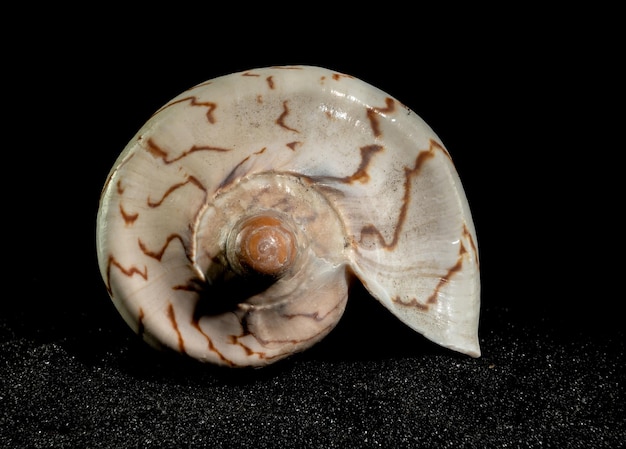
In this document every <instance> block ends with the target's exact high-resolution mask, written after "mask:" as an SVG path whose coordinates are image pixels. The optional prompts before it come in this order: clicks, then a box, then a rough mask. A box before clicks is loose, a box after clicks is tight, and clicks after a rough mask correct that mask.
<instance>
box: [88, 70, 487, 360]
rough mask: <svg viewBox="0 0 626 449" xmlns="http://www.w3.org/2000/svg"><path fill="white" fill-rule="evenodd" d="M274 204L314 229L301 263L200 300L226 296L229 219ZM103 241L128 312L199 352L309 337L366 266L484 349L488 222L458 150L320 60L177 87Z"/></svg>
mask: <svg viewBox="0 0 626 449" xmlns="http://www.w3.org/2000/svg"><path fill="white" fill-rule="evenodd" d="M267 211H270V212H272V213H277V214H280V215H281V216H284V217H285V218H286V219H288V220H289V221H290V222H291V223H292V225H293V227H294V229H295V232H296V234H298V236H301V240H299V241H300V242H301V244H300V250H301V253H302V254H300V257H299V259H298V260H299V262H298V265H297V266H296V267H295V268H294V269H293V270H291V272H290V273H289V274H288V275H287V276H286V277H285V278H281V279H280V280H279V281H277V282H276V283H275V284H274V285H272V286H270V287H269V288H268V289H267V290H261V291H255V292H253V294H252V295H250V297H249V299H246V300H245V301H237V304H236V305H234V306H233V307H232V308H228V309H224V310H221V309H220V311H219V312H210V313H203V310H205V309H206V307H205V306H206V304H205V303H209V305H210V304H219V303H220V301H223V300H224V299H223V298H220V297H219V296H220V295H224V296H229V293H228V290H227V289H225V288H220V289H217V287H215V285H216V283H217V282H218V280H219V278H220V276H223V274H224V273H223V271H224V270H223V269H222V267H223V266H224V260H223V257H222V256H221V255H222V254H223V252H224V245H225V242H226V239H227V237H228V233H229V232H230V230H231V229H232V227H233V226H235V224H236V222H237V221H238V220H240V219H241V217H242V216H244V217H245V216H246V215H254V214H256V213H264V212H267ZM97 248H98V261H99V265H100V270H101V274H102V277H103V279H104V282H105V284H106V286H107V289H108V291H109V294H110V295H111V298H112V299H113V301H114V303H115V304H116V306H117V308H118V310H119V311H120V313H121V314H122V316H123V317H124V318H125V320H126V321H127V322H128V324H129V325H130V326H131V327H132V328H133V329H134V330H135V331H136V332H138V333H139V334H141V335H142V336H143V338H144V339H146V341H148V342H150V343H152V344H154V345H157V346H165V347H169V348H172V349H175V350H178V351H181V352H184V353H186V354H189V355H190V356H192V357H195V358H197V359H199V360H203V361H209V362H213V363H217V364H223V365H228V366H262V365H265V364H267V363H271V362H273V361H276V360H280V359H281V358H283V357H286V356H288V355H289V354H292V353H294V352H297V351H300V350H303V349H306V348H307V347H309V346H311V345H312V344H314V343H315V342H317V341H319V339H320V338H322V337H323V336H325V335H327V334H328V332H330V331H331V330H332V328H333V327H334V325H335V324H336V322H337V321H338V320H339V318H340V317H341V314H342V313H343V310H344V307H345V301H346V299H347V292H348V287H349V278H350V276H351V275H352V274H355V275H356V276H357V277H358V279H359V280H360V281H361V282H363V284H364V286H365V287H366V288H367V290H368V291H369V292H370V293H371V294H372V296H374V297H375V298H377V299H378V300H379V301H380V302H381V303H382V304H383V305H384V306H386V307H387V308H388V309H389V310H390V311H391V312H392V313H394V314H395V315H396V316H397V317H398V318H399V319H400V320H401V321H402V322H404V323H405V324H407V325H408V326H410V327H411V328H413V329H415V330H416V331H417V332H419V333H421V334H423V335H424V336H425V337H427V338H428V339H431V340H432V341H434V342H436V343H438V344H440V345H442V346H445V347H448V348H451V349H453V350H456V351H459V352H462V353H465V354H468V355H471V356H479V355H480V349H479V344H478V320H479V309H480V281H479V262H478V248H477V243H476V234H475V229H474V226H473V222H472V218H471V213H470V210H469V207H468V203H467V199H466V197H465V193H464V191H463V188H462V185H461V182H460V180H459V177H458V175H457V172H456V170H455V168H454V165H453V163H452V160H451V158H450V155H449V154H448V152H447V151H446V149H445V147H444V145H443V143H442V142H441V141H440V140H439V138H438V137H437V136H436V135H435V133H434V132H433V130H432V129H431V128H430V127H429V126H428V125H427V124H426V123H425V122H424V121H423V120H422V119H421V118H420V117H418V116H417V115H416V114H415V113H413V112H412V111H411V110H409V109H408V108H407V107H405V106H404V105H402V103H400V102H399V101H398V100H396V99H395V98H393V97H391V96H390V95H388V94H386V93H385V92H383V91H381V90H380V89H377V88H375V87H373V86H371V85H369V84H367V83H365V82H363V81H361V80H359V79H356V78H354V77H352V76H349V75H345V74H340V73H336V72H333V71H331V70H327V69H324V68H320V67H312V66H293V67H271V68H257V69H252V70H249V71H245V72H241V73H235V74H230V75H225V76H222V77H218V78H215V79H212V80H209V81H207V82H205V83H202V84H199V85H197V86H195V87H192V88H191V89H189V90H187V91H186V92H183V93H182V94H180V95H179V96H177V97H175V98H174V99H172V100H171V101H170V102H168V103H167V104H166V105H165V106H163V107H162V108H161V109H160V110H159V111H157V112H156V113H155V114H154V115H153V116H152V117H151V118H150V119H149V120H148V121H147V122H146V124H145V125H144V126H143V127H142V128H141V129H140V130H139V131H138V132H137V134H136V135H135V136H134V137H133V138H132V139H131V141H130V142H129V143H128V145H127V147H126V148H125V149H124V151H123V152H122V153H121V154H120V156H119V158H118V160H117V161H116V163H115V165H114V167H113V168H112V170H111V173H110V175H109V178H108V179H107V181H106V184H105V186H104V189H103V193H102V198H101V203H100V208H99V211H98V217H97ZM206 287H208V288H206ZM207 292H209V293H208V294H207ZM227 301H228V298H227ZM210 308H211V307H209V309H210ZM218 309H219V307H218Z"/></svg>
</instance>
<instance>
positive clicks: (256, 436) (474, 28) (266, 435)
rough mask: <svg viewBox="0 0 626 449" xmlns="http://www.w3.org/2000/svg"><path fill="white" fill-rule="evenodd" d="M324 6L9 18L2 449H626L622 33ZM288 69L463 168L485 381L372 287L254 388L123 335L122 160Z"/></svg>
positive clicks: (578, 16)
mask: <svg viewBox="0 0 626 449" xmlns="http://www.w3.org/2000/svg"><path fill="white" fill-rule="evenodd" d="M294 8H295V7H294ZM329 8H330V7H329V6H326V7H325V8H322V5H317V6H316V7H315V8H313V10H312V11H309V10H308V9H306V10H305V9H301V10H298V11H299V12H297V11H296V10H295V9H294V10H289V11H284V12H283V14H284V15H282V16H276V13H277V12H278V11H279V10H280V9H279V8H278V7H277V5H264V6H263V7H261V8H260V9H259V10H258V11H256V10H254V8H250V7H244V6H243V5H241V10H240V11H236V10H233V11H229V12H226V11H225V10H223V11H221V12H219V13H218V12H217V11H209V12H204V11H202V12H201V11H198V10H196V9H184V8H183V7H180V8H177V7H172V6H169V9H164V10H158V8H155V7H154V6H151V7H150V9H151V10H150V14H148V13H146V12H145V11H138V12H136V13H134V14H130V13H129V12H128V11H114V10H107V9H103V8H101V9H99V8H97V7H94V9H93V10H91V11H81V10H74V9H73V10H71V11H70V10H68V11H63V10H60V9H58V8H51V9H50V10H48V11H44V10H41V9H38V10H36V11H31V12H28V13H26V12H25V13H24V14H23V15H20V16H19V17H15V18H14V19H17V20H18V21H19V23H20V24H21V26H19V27H18V28H17V29H19V31H18V32H16V33H15V34H13V35H12V36H11V40H8V41H6V51H5V57H4V62H5V64H4V67H5V68H4V72H5V80H6V81H5V92H4V96H5V102H4V104H5V107H6V109H5V123H8V126H7V127H6V128H5V129H4V134H5V137H6V142H5V148H4V151H3V154H4V155H5V159H4V167H5V176H4V180H3V184H4V185H5V197H4V198H3V199H4V211H5V212H4V214H3V216H4V218H5V227H4V232H3V234H4V236H5V239H4V241H5V246H6V248H5V256H6V262H5V266H8V267H9V272H8V275H6V277H5V279H4V281H5V282H4V283H5V286H6V288H5V293H4V294H3V299H2V306H1V309H0V312H1V314H0V446H2V447H11V448H13V447H15V448H18V447H19V448H21V447H160V448H169V447H181V448H183V447H184V448H186V447H299V448H300V447H302V448H304V447H320V448H328V447H340V448H349V447H359V448H365V447H504V446H505V445H506V446H509V447H606V448H615V447H620V445H622V444H623V441H624V439H625V438H626V425H625V424H624V421H625V420H626V410H625V408H626V406H625V404H624V399H625V398H624V381H625V377H626V376H625V372H624V331H623V330H622V328H623V324H622V323H623V318H622V317H623V314H622V312H621V309H620V307H621V306H620V304H622V303H623V301H624V294H623V290H620V289H619V283H620V278H621V277H622V276H623V275H622V274H621V271H622V268H623V265H624V263H623V256H622V254H623V247H624V245H623V243H622V237H621V236H622V231H621V229H620V228H619V225H620V220H621V218H620V215H619V210H620V209H621V208H622V204H623V200H621V198H620V196H621V192H622V190H623V188H622V187H621V186H620V180H621V176H620V171H621V170H620V165H619V164H620V163H621V162H620V158H619V155H620V153H622V152H623V149H624V148H623V141H620V140H619V139H615V140H613V137H612V136H613V134H615V135H616V136H619V132H620V130H621V128H623V125H622V119H623V112H622V110H621V108H622V107H623V106H622V102H621V99H622V97H623V95H622V94H621V89H622V88H621V85H620V82H621V77H620V75H619V73H618V72H617V71H618V67H619V59H620V57H621V56H623V55H621V54H620V52H619V50H620V48H619V45H617V46H616V45H615V44H616V42H617V41H616V40H617V38H618V33H617V31H616V29H615V28H614V25H612V21H611V16H612V14H611V12H609V11H606V12H605V11H594V12H593V13H592V12H590V11H580V12H577V11H568V13H567V14H559V15H557V14H554V15H549V14H548V12H546V11H543V10H536V11H535V10H532V11H531V10H527V11H479V10H476V9H473V10H468V11H455V12H456V14H455V16H454V19H452V17H451V16H450V13H451V11H440V12H437V13H434V12H432V13H430V12H429V13H428V14H426V13H425V12H423V11H422V10H412V9H411V10H408V9H407V10H403V9H402V8H396V9H393V8H392V7H388V8H386V9H380V5H378V7H377V9H376V10H370V9H360V10H357V12H358V13H359V14H361V13H362V14H363V15H359V14H357V12H355V11H354V10H350V11H348V10H347V11H344V12H340V11H331V10H330V9H329ZM235 9H238V8H235ZM359 11H360V12H359ZM416 11H417V12H416ZM267 17H274V19H272V20H269V21H268V20H267ZM616 47H617V48H616ZM621 50H623V49H621ZM291 64H307V65H319V66H323V67H327V68H330V69H333V70H335V71H338V72H343V73H347V74H350V75H353V76H355V77H357V78H361V79H362V80H364V81H367V82H369V83H370V84H372V85H374V86H376V87H379V88H380V89H382V90H384V91H386V92H387V93H389V94H390V95H392V96H394V97H395V98H397V99H398V100H400V101H402V102H403V103H404V104H406V105H407V106H409V107H410V108H411V109H413V110H414V111H415V112H416V113H417V114H418V115H420V116H421V117H422V118H423V119H424V120H425V121H426V122H427V123H428V124H429V125H430V126H431V127H432V128H433V129H434V131H435V132H436V133H437V134H438V135H439V137H440V138H441V140H442V141H443V142H444V144H445V145H446V147H447V148H448V150H449V151H450V153H451V155H452V158H453V160H454V162H455V164H456V167H457V170H458V172H459V175H460V177H461V180H462V181H463V185H464V187H465V191H466V194H467V197H468V200H469V203H470V207H471V209H472V213H473V217H474V222H475V226H476V230H477V234H478V244H479V250H480V256H481V276H482V310H481V327H480V331H479V333H480V338H481V346H482V350H483V356H482V357H481V358H479V359H469V358H467V357H465V356H461V355H458V354H455V353H452V352H450V351H447V350H444V349H442V348H439V347H436V346H435V345H433V344H431V343H430V342H427V341H425V340H424V339H422V338H421V337H420V336H419V335H415V334H414V333H412V332H411V331H409V330H408V329H406V328H405V327H404V326H403V325H402V324H401V323H399V322H398V321H397V320H396V319H395V318H394V317H392V316H391V315H390V314H389V313H388V312H387V311H386V310H385V309H383V308H382V307H381V306H380V305H379V304H377V303H376V302H375V301H374V300H373V299H372V298H371V297H369V296H367V295H366V294H365V293H364V292H363V291H362V290H361V289H359V288H358V287H357V288H356V289H355V291H354V294H353V296H352V297H351V299H350V301H349V306H348V309H347V311H346V314H345V315H344V317H343V318H342V321H341V323H340V324H339V326H338V327H337V328H336V329H335V330H334V331H333V332H332V333H331V335H329V336H328V337H326V339H325V340H324V341H322V342H321V343H319V344H318V345H316V346H315V347H314V348H312V349H310V350H308V351H306V352H304V353H302V354H298V355H297V356H295V357H293V358H291V359H289V360H287V361H285V362H281V363H279V364H277V365H275V366H272V367H269V368H267V369H263V370H257V371H246V370H244V371H232V370H223V369H216V368H213V367H210V366H198V365H196V364H194V363H190V362H186V361H181V360H179V359H176V358H175V357H174V358H171V357H168V356H165V355H163V354H157V353H155V352H153V350H151V349H150V348H147V347H146V346H145V345H144V344H143V343H141V342H139V341H137V340H136V339H135V338H134V336H133V335H130V331H129V330H128V329H127V328H126V325H125V324H124V323H123V322H122V321H121V318H120V317H119V315H118V314H117V312H116V311H115V310H114V308H113V306H112V305H111V303H110V300H109V298H108V296H107V293H106V290H105V288H104V284H103V282H102V280H101V278H100V274H99V271H98V268H97V263H96V256H95V216H96V212H97V207H98V199H99V195H100V190H101V188H102V186H103V184H104V181H105V179H106V176H107V174H108V171H109V170H110V168H111V166H112V165H113V163H114V161H115V159H116V157H117V155H118V154H119V152H120V151H121V150H122V149H123V147H124V146H125V145H126V143H127V142H128V140H129V139H130V138H131V137H132V136H133V134H134V133H135V131H136V130H137V129H138V128H139V127H140V126H141V125H142V124H143V123H144V122H145V121H146V120H147V119H148V118H149V116H150V114H152V112H154V111H155V110H157V109H158V108H159V107H160V106H162V105H163V104H164V103H165V102H167V101H168V100H169V99H171V98H172V97H174V96H175V95H177V94H178V93H180V92H182V91H183V90H185V89H187V88H189V87H191V86H193V85H195V84H197V83H199V82H202V81H205V80H208V79H210V78H213V77H215V76H219V75H224V74H227V73H231V72H236V71H241V70H247V69H251V68H255V67H263V66H269V65H291ZM7 120H8V121H7Z"/></svg>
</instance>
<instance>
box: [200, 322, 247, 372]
mask: <svg viewBox="0 0 626 449" xmlns="http://www.w3.org/2000/svg"><path fill="white" fill-rule="evenodd" d="M191 324H192V325H193V327H195V328H196V330H197V331H198V332H200V333H201V334H202V335H204V337H205V338H206V340H207V343H208V345H209V351H211V352H214V353H215V355H217V357H218V358H219V359H220V360H221V361H222V362H224V363H225V364H226V365H228V366H239V365H237V364H236V363H235V362H233V361H232V360H230V359H228V358H227V357H226V356H225V355H224V354H222V353H221V352H220V351H219V350H218V349H217V347H216V346H215V344H214V343H213V340H212V339H211V337H209V336H208V335H207V334H206V333H205V332H204V331H203V330H202V328H201V327H200V323H199V321H198V320H195V319H194V320H193V321H192V322H191Z"/></svg>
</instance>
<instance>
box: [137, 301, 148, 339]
mask: <svg viewBox="0 0 626 449" xmlns="http://www.w3.org/2000/svg"><path fill="white" fill-rule="evenodd" d="M145 315H146V314H145V313H144V311H143V307H139V315H138V316H137V334H138V335H139V336H140V337H143V333H144V332H145V331H146V327H145V325H144V323H143V320H144V318H145Z"/></svg>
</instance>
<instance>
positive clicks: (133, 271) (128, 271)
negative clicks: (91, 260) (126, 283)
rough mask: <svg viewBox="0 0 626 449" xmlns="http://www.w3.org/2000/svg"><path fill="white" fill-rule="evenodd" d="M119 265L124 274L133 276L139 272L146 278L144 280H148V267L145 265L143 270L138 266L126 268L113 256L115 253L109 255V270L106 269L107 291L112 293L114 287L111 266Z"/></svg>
mask: <svg viewBox="0 0 626 449" xmlns="http://www.w3.org/2000/svg"><path fill="white" fill-rule="evenodd" d="M112 266H114V267H117V268H118V269H119V270H120V271H121V272H122V274H123V275H124V276H128V277H132V276H134V275H135V274H138V275H139V276H141V277H142V278H144V280H146V281H147V280H148V267H146V266H145V265H144V267H143V271H141V270H139V268H137V267H134V266H133V267H130V268H124V267H123V266H122V265H121V264H120V263H119V262H118V261H117V259H115V257H113V255H110V256H109V261H108V263H107V270H106V280H107V281H106V286H107V291H108V292H109V294H112V288H111V267H112Z"/></svg>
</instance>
